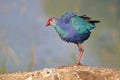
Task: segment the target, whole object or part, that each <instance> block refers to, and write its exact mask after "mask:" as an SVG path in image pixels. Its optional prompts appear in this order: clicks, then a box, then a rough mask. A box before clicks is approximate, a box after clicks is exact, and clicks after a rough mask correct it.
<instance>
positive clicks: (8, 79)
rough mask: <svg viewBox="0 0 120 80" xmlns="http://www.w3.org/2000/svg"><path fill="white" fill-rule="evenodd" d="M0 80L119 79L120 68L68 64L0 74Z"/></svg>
mask: <svg viewBox="0 0 120 80" xmlns="http://www.w3.org/2000/svg"><path fill="white" fill-rule="evenodd" d="M0 80H120V69H107V68H96V67H91V66H85V65H84V66H78V65H70V66H61V67H56V68H45V69H43V70H40V71H33V72H23V73H22V72H19V73H11V74H1V75H0Z"/></svg>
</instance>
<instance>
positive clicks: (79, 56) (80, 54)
mask: <svg viewBox="0 0 120 80" xmlns="http://www.w3.org/2000/svg"><path fill="white" fill-rule="evenodd" d="M77 46H78V49H79V53H78V58H77V64H78V65H82V64H81V63H80V60H81V57H82V55H83V52H84V49H83V47H82V45H81V44H77Z"/></svg>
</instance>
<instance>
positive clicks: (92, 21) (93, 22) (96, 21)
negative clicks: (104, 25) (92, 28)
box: [88, 20, 100, 24]
mask: <svg viewBox="0 0 120 80" xmlns="http://www.w3.org/2000/svg"><path fill="white" fill-rule="evenodd" d="M88 22H89V23H91V24H95V23H100V21H98V20H90V21H88Z"/></svg>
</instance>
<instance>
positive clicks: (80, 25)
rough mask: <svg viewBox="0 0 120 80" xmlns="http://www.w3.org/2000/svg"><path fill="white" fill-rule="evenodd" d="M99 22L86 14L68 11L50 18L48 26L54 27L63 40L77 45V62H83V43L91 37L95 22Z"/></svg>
mask: <svg viewBox="0 0 120 80" xmlns="http://www.w3.org/2000/svg"><path fill="white" fill-rule="evenodd" d="M99 22H100V21H98V20H91V17H88V16H86V15H83V16H78V15H77V14H76V13H73V12H67V13H65V14H63V15H62V16H61V17H60V18H55V17H53V18H50V19H48V21H47V23H46V27H48V26H52V27H54V28H55V30H56V32H57V33H58V34H59V36H60V38H61V39H62V40H64V41H66V42H71V43H75V44H76V45H77V47H78V49H79V53H78V58H77V64H81V63H80V60H81V57H82V55H83V52H84V49H83V47H82V45H81V44H82V43H83V42H84V41H85V40H87V39H88V38H89V37H90V34H91V30H92V29H94V28H95V27H96V26H95V23H99Z"/></svg>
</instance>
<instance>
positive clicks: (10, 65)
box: [0, 0, 120, 73]
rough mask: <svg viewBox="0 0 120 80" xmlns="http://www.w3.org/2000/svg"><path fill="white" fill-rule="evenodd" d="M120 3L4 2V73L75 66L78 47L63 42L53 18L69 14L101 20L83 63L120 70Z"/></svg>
mask: <svg viewBox="0 0 120 80" xmlns="http://www.w3.org/2000/svg"><path fill="white" fill-rule="evenodd" d="M119 8H120V0H0V73H7V72H16V71H32V70H39V69H42V68H46V67H55V66H60V65H67V64H73V63H75V62H76V56H77V52H78V50H77V47H76V46H75V45H74V44H68V43H65V42H63V41H62V40H61V39H60V38H59V36H58V35H57V33H56V32H55V30H54V29H53V28H46V27H45V23H46V21H47V19H48V18H49V17H60V16H61V15H62V14H64V13H65V12H68V11H72V12H76V13H77V14H78V15H84V14H86V15H88V16H90V17H92V18H93V19H96V20H100V21H101V23H99V24H97V25H96V26H97V27H96V29H94V30H93V32H92V35H91V37H90V38H89V39H88V40H87V41H86V42H85V43H83V45H84V49H85V52H84V55H83V58H82V63H84V64H86V65H90V66H96V67H107V68H119V67H120V9H119Z"/></svg>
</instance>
